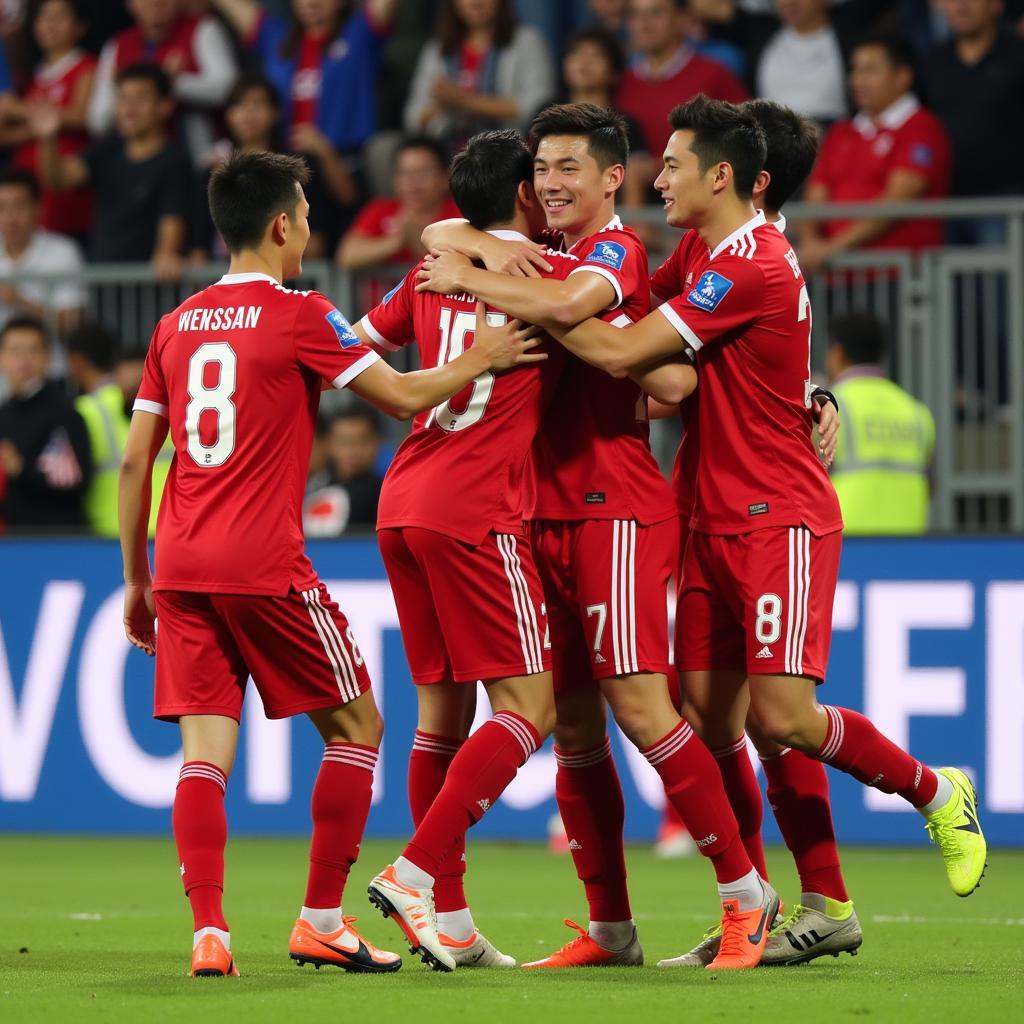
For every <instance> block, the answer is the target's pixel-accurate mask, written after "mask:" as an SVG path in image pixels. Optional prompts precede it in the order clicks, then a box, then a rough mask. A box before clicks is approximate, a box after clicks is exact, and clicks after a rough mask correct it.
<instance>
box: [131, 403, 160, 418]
mask: <svg viewBox="0 0 1024 1024" xmlns="http://www.w3.org/2000/svg"><path fill="white" fill-rule="evenodd" d="M132 412H151V413H153V415H154V416H163V418H164V419H168V418H169V417H168V415H167V406H166V405H161V404H160V403H159V402H151V401H150V400H149V399H148V398H136V399H135V403H134V405H132Z"/></svg>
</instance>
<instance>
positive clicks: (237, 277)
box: [214, 273, 281, 285]
mask: <svg viewBox="0 0 1024 1024" xmlns="http://www.w3.org/2000/svg"><path fill="white" fill-rule="evenodd" d="M253 281H267V282H269V283H270V284H277V285H279V284H280V283H281V282H280V281H278V280H277V278H276V277H271V276H270V275H269V274H259V273H251V274H225V275H224V276H223V277H222V278H221V279H220V280H219V281H214V284H252V283H253Z"/></svg>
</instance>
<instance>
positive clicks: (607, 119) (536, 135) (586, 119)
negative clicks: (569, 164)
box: [530, 103, 629, 171]
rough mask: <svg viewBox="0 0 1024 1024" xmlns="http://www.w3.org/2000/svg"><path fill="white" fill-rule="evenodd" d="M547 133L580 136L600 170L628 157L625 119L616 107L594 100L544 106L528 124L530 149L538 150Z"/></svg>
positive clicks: (627, 136)
mask: <svg viewBox="0 0 1024 1024" xmlns="http://www.w3.org/2000/svg"><path fill="white" fill-rule="evenodd" d="M550 135H581V136H584V137H585V138H586V140H587V152H588V153H589V154H590V155H591V156H592V157H593V158H594V159H595V160H596V161H597V166H598V167H600V168H601V170H602V171H603V170H605V169H606V168H608V167H611V166H612V164H625V163H626V161H627V160H629V134H628V132H627V130H626V121H625V118H623V116H622V115H621V114H620V113H618V112H617V111H615V110H607V109H605V108H604V107H599V106H597V105H596V104H594V103H556V104H555V105H554V106H552V107H546V108H545V109H544V110H542V111H541V112H540V113H539V114H538V115H537V116H536V117H535V118H534V119H533V124H531V125H530V148H531V149H532V150H533V151H534V153H536V152H537V147H538V146H539V145H540V143H541V140H543V139H546V138H547V137H548V136H550Z"/></svg>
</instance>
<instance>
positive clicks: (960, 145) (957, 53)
mask: <svg viewBox="0 0 1024 1024" xmlns="http://www.w3.org/2000/svg"><path fill="white" fill-rule="evenodd" d="M942 7H943V10H944V11H945V13H946V18H947V20H948V21H949V27H950V31H951V32H952V34H953V38H952V39H951V40H950V41H949V42H946V43H943V44H942V45H941V46H938V47H936V48H935V49H934V50H932V51H931V53H929V54H928V55H927V57H926V59H925V61H924V76H923V77H924V84H925V90H926V92H925V95H926V96H927V98H928V100H929V102H930V103H931V105H932V107H933V109H934V110H935V113H936V114H937V115H938V116H939V119H940V120H941V121H942V123H943V124H944V125H945V126H946V130H947V131H948V132H949V136H950V138H951V139H952V142H953V182H952V192H953V195H955V196H980V195H1011V194H1016V193H1019V192H1020V191H1021V188H1022V183H1024V135H1022V134H1021V132H1020V131H1019V130H1018V129H1016V128H1013V127H1012V126H1013V125H1015V124H1019V122H1020V116H1021V110H1022V109H1024V40H1022V39H1020V38H1019V37H1018V36H1016V35H1014V34H1013V33H1012V32H1011V31H1010V30H1009V29H1008V28H1006V27H1005V26H1003V25H1001V23H1000V18H1001V16H1002V13H1003V2H1002V0H944V3H943V4H942ZM962 227H964V228H966V230H965V231H961V232H960V235H961V236H962V237H959V236H958V237H957V239H956V240H957V241H960V242H974V241H978V242H995V243H999V242H1002V241H1003V240H1004V236H1005V229H1006V226H1005V220H1003V218H999V219H998V221H997V222H993V221H985V222H981V223H970V224H965V225H962Z"/></svg>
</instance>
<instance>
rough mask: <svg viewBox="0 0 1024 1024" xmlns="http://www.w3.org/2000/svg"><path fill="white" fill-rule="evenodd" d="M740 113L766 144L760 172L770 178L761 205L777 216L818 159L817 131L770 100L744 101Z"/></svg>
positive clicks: (808, 122)
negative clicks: (749, 119)
mask: <svg viewBox="0 0 1024 1024" xmlns="http://www.w3.org/2000/svg"><path fill="white" fill-rule="evenodd" d="M743 109H744V110H748V111H750V113H751V114H753V115H754V119H755V120H756V121H757V123H758V124H759V125H760V126H761V127H762V128H763V129H764V134H765V139H766V140H767V143H768V155H767V156H766V157H765V161H764V169H765V170H766V171H767V172H768V174H769V175H770V176H771V181H769V182H768V188H767V189H765V193H764V205H765V206H766V207H767V208H768V209H769V210H771V211H773V212H777V211H779V210H781V209H782V207H783V205H784V204H785V203H787V202H788V201H789V200H790V199H791V198H792V196H793V194H794V193H795V192H796V191H797V189H799V188H800V186H801V185H802V184H803V183H804V182H805V181H806V180H807V176H808V175H809V174H810V173H811V168H812V167H813V166H814V161H815V160H816V159H817V156H818V129H817V127H816V126H815V125H814V123H813V122H812V121H808V120H807V118H806V117H801V116H800V115H799V114H798V113H797V112H796V111H795V110H790V108H789V107H784V106H783V105H782V104H781V103H775V102H773V101H772V100H747V102H746V103H744V104H743Z"/></svg>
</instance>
